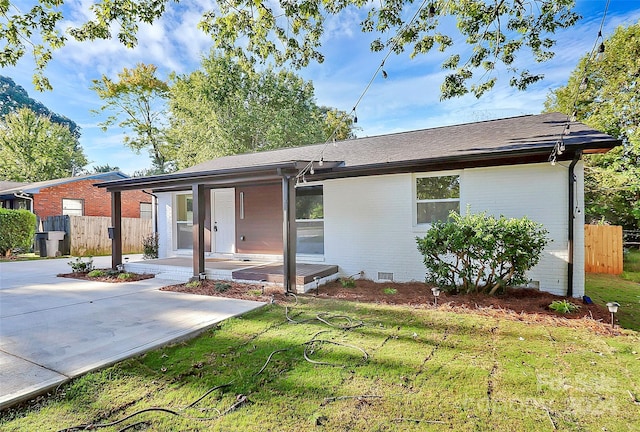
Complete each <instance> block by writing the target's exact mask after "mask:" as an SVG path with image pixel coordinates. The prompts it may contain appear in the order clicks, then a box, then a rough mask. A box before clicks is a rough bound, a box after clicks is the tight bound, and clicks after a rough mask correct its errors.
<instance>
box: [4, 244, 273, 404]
mask: <svg viewBox="0 0 640 432" xmlns="http://www.w3.org/2000/svg"><path fill="white" fill-rule="evenodd" d="M69 261H71V260H70V259H56V260H38V261H21V262H0V409H2V408H5V407H7V406H10V405H12V404H14V403H17V402H19V401H22V400H25V399H28V398H29V397H31V396H34V395H36V394H38V393H42V392H45V391H47V390H48V389H50V388H53V387H56V386H58V385H60V384H61V383H64V382H66V381H68V380H69V379H71V378H73V377H76V376H78V375H81V374H84V373H86V372H89V371H91V370H94V369H97V368H101V367H104V366H106V365H109V364H111V363H114V362H116V361H119V360H123V359H125V358H129V357H133V356H135V355H137V354H140V353H143V352H145V351H148V350H150V349H153V348H156V347H158V346H162V345H165V344H167V343H169V342H171V341H175V340H179V339H183V338H186V337H189V336H193V335H195V334H197V333H198V332H201V331H202V330H204V329H206V328H209V327H211V326H213V325H215V324H216V323H218V322H220V321H223V320H225V319H227V318H229V317H232V316H235V315H240V314H243V313H246V312H248V311H250V310H253V309H256V308H258V307H260V306H262V305H263V303H259V302H253V301H247V300H234V299H222V298H216V297H206V296H196V295H191V294H183V293H173V292H166V291H159V289H158V288H160V287H162V286H165V285H170V284H172V283H174V282H171V281H167V280H160V279H147V280H144V281H139V282H128V283H115V284H114V283H106V282H86V281H81V280H76V279H68V278H58V277H56V274H58V273H69V272H70V271H71V270H70V269H71V267H70V266H69V265H68V264H67V263H68V262H69ZM110 263H111V257H97V258H94V264H95V266H96V267H98V268H106V267H110Z"/></svg>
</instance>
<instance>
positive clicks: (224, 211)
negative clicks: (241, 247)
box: [211, 188, 236, 253]
mask: <svg viewBox="0 0 640 432" xmlns="http://www.w3.org/2000/svg"><path fill="white" fill-rule="evenodd" d="M211 216H212V221H211V231H212V233H211V236H212V239H211V243H212V250H213V251H214V252H216V253H234V252H235V251H236V192H235V189H233V188H230V189H212V190H211Z"/></svg>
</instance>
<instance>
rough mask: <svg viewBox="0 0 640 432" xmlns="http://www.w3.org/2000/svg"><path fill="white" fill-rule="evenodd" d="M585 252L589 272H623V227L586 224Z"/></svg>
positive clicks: (586, 267)
mask: <svg viewBox="0 0 640 432" xmlns="http://www.w3.org/2000/svg"><path fill="white" fill-rule="evenodd" d="M584 252H585V253H584V255H585V256H584V267H585V271H586V272H587V273H608V274H620V273H622V261H623V255H622V227H620V226H607V225H585V226H584Z"/></svg>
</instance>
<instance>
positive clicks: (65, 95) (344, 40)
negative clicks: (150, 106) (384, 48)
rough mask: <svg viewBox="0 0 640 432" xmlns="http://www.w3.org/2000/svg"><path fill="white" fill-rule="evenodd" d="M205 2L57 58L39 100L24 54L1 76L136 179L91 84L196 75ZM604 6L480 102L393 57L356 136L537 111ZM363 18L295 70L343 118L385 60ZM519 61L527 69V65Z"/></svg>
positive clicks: (419, 62) (431, 71) (636, 12)
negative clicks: (537, 77) (539, 76)
mask: <svg viewBox="0 0 640 432" xmlns="http://www.w3.org/2000/svg"><path fill="white" fill-rule="evenodd" d="M18 3H20V2H18ZM90 3H91V2H89V1H87V0H71V1H67V2H65V5H66V6H65V7H66V8H69V9H68V10H69V11H70V12H71V14H69V15H67V18H68V19H69V20H70V21H75V22H77V23H79V22H81V21H82V19H83V17H84V16H86V14H87V13H88V12H87V10H88V9H87V5H88V4H90ZM206 3H207V0H201V1H198V2H195V1H192V2H183V3H181V4H180V5H179V6H172V7H171V8H170V10H169V12H168V13H167V14H166V15H165V16H164V17H163V18H162V19H161V20H160V21H159V22H157V23H155V24H154V25H153V26H146V25H143V26H141V31H140V34H139V45H138V46H137V47H136V48H135V49H127V48H124V47H123V46H121V45H119V44H118V43H117V42H115V41H98V42H91V43H77V42H70V43H68V44H67V46H65V47H64V48H63V49H61V50H59V51H57V52H56V53H55V54H54V60H53V61H52V62H51V63H50V65H49V67H48V69H47V72H46V73H47V76H48V77H49V79H50V81H51V84H52V85H53V87H54V90H53V91H50V92H44V93H39V92H37V91H36V90H35V89H34V88H33V85H32V83H31V75H32V68H33V63H32V62H31V61H30V60H29V59H28V58H27V57H28V56H25V58H24V59H23V60H21V62H20V63H19V64H18V65H17V66H15V67H11V68H3V69H2V72H0V74H2V75H5V76H10V77H11V78H12V79H13V80H14V81H15V82H16V83H18V84H20V85H21V86H23V87H24V88H25V89H26V90H27V91H28V92H29V95H30V96H31V97H33V98H35V99H38V100H40V101H41V102H42V103H44V104H45V105H46V106H47V107H49V108H50V109H51V110H53V111H55V112H57V113H59V114H63V115H65V116H67V117H69V118H70V119H72V120H74V121H75V122H76V123H78V124H79V125H80V126H81V127H82V137H81V139H80V142H81V144H82V147H83V148H84V151H85V154H86V155H87V157H88V159H89V160H90V161H91V162H92V163H93V164H96V165H104V164H109V165H111V166H118V167H120V169H121V170H122V171H123V172H125V173H127V174H132V173H133V172H134V171H135V170H140V169H143V168H148V167H149V166H150V159H149V156H148V154H146V153H145V152H144V151H143V152H142V153H141V154H140V155H136V154H135V153H134V152H133V151H131V150H130V149H128V148H127V147H125V146H124V145H123V144H122V142H123V132H122V131H121V130H118V129H117V128H113V129H109V130H108V131H107V132H103V131H102V130H101V129H100V128H99V127H98V123H99V122H100V121H101V120H103V118H102V117H100V116H96V115H94V114H92V113H91V110H95V109H98V108H99V107H100V106H101V101H100V99H99V98H98V97H97V96H96V95H95V93H94V92H93V91H91V90H90V89H89V87H90V85H91V81H92V80H93V79H98V78H100V76H101V75H103V74H105V75H107V76H109V77H112V78H113V77H115V76H116V74H117V73H118V72H119V71H121V70H122V69H123V68H124V67H128V68H131V67H134V66H135V64H136V63H139V62H143V63H153V64H155V65H157V66H158V68H159V70H160V75H161V76H162V77H163V78H166V76H167V75H168V74H169V73H170V72H172V71H175V72H177V73H178V74H185V73H189V72H191V71H193V70H195V69H197V68H198V66H199V63H200V59H201V57H202V55H205V54H207V53H208V51H209V48H210V46H211V42H210V39H209V38H208V37H207V36H206V35H205V34H203V33H202V32H200V31H199V30H198V29H197V28H196V23H197V22H198V20H199V19H200V16H201V10H202V9H201V8H202V7H203V6H201V5H205V6H206ZM605 3H606V1H605V0H577V11H578V12H579V13H580V14H581V15H582V16H583V19H582V20H580V21H579V22H578V24H577V25H576V26H574V27H573V28H571V29H569V30H566V31H562V32H559V33H557V35H556V36H557V39H558V43H557V45H556V47H555V51H556V56H555V57H554V58H553V59H552V60H551V61H549V62H546V63H543V64H537V63H530V64H527V65H526V66H527V67H528V68H529V70H530V71H532V72H536V73H537V72H542V73H544V74H545V80H543V81H542V82H539V83H536V84H535V85H533V86H531V87H530V88H529V89H528V90H527V91H525V92H519V91H517V90H515V89H512V88H511V87H509V85H508V81H509V78H508V76H506V75H505V74H504V73H503V72H502V73H501V72H497V77H498V83H497V84H496V87H495V88H494V90H493V91H491V92H489V93H487V94H486V95H485V96H483V97H482V98H480V99H476V98H475V97H474V96H465V97H463V98H457V99H453V100H448V101H444V102H441V101H440V100H439V88H440V84H441V82H442V78H443V76H444V72H443V71H442V70H441V69H440V61H441V60H442V58H443V57H445V55H443V54H440V53H437V52H434V53H430V54H427V55H422V56H418V57H416V58H414V59H410V58H409V55H408V53H404V54H401V55H395V54H392V55H391V56H390V57H389V58H388V59H387V60H386V62H385V70H386V71H387V73H388V75H389V78H388V79H386V80H385V79H383V78H382V77H381V76H377V77H376V79H375V80H374V82H373V85H372V86H371V88H370V89H369V91H368V92H367V94H366V95H365V97H364V98H363V99H362V101H361V103H360V104H359V105H358V109H357V116H358V124H357V125H358V126H359V127H360V128H361V130H359V131H358V132H357V135H358V136H371V135H380V134H387V133H393V132H400V131H407V130H413V129H423V128H430V127H436V126H444V125H451V124H458V123H467V122H472V121H480V120H488V119H494V118H501V117H511V116H516V115H523V114H537V113H539V112H540V111H541V110H542V109H543V104H544V101H545V99H546V95H547V94H548V93H549V91H550V90H553V89H554V88H557V87H559V86H561V85H564V84H565V83H566V81H567V79H568V77H569V74H570V73H571V71H572V70H573V69H574V68H575V66H576V64H577V62H578V60H579V58H580V57H582V56H583V55H584V54H585V53H587V52H589V51H590V50H591V49H592V47H593V44H594V41H595V39H596V37H597V34H598V28H599V26H600V21H601V18H602V13H603V11H604V7H605ZM418 6H419V5H418V4H416V5H415V7H416V8H417V7H418ZM178 8H179V9H178ZM178 11H179V13H178ZM361 20H362V14H360V15H358V14H357V13H355V12H350V13H345V14H342V15H340V16H339V17H334V18H332V19H331V20H330V21H329V22H328V23H327V25H326V33H325V36H324V39H323V47H322V52H323V54H324V56H325V62H324V63H323V64H315V63H314V64H311V65H310V66H309V67H307V68H306V69H302V70H299V71H297V72H296V73H298V74H299V75H300V76H302V77H303V78H305V79H307V80H311V81H313V84H314V87H315V91H316V99H317V103H318V104H319V105H327V106H332V107H336V108H338V109H341V110H344V111H347V112H349V111H350V110H351V108H352V107H353V106H354V104H355V103H356V101H357V100H358V98H359V97H360V95H361V93H362V91H363V90H364V88H365V86H366V85H367V83H368V82H369V80H370V79H371V77H372V76H373V74H374V72H375V71H376V69H377V68H378V66H379V65H380V63H381V61H382V59H383V58H384V56H385V53H384V52H382V53H373V52H371V51H370V50H369V43H370V41H371V40H372V38H373V36H371V35H370V34H362V33H361V32H360V30H359V22H360V21H361ZM639 20H640V0H611V3H610V6H609V11H608V13H607V17H606V20H605V25H604V31H603V36H604V37H605V38H606V37H608V36H609V35H610V34H611V33H612V32H613V30H614V29H615V28H616V27H617V26H619V25H631V24H634V23H636V22H638V21H639ZM460 46H461V45H460ZM521 61H522V62H525V63H526V62H527V59H526V58H522V59H521ZM90 167H91V165H90V166H89V168H90Z"/></svg>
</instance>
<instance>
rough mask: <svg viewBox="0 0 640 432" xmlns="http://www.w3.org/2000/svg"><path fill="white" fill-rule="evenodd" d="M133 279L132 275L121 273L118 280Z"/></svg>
mask: <svg viewBox="0 0 640 432" xmlns="http://www.w3.org/2000/svg"><path fill="white" fill-rule="evenodd" d="M132 278H133V274H131V273H120V274H119V275H118V279H120V280H129V279H132Z"/></svg>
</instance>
